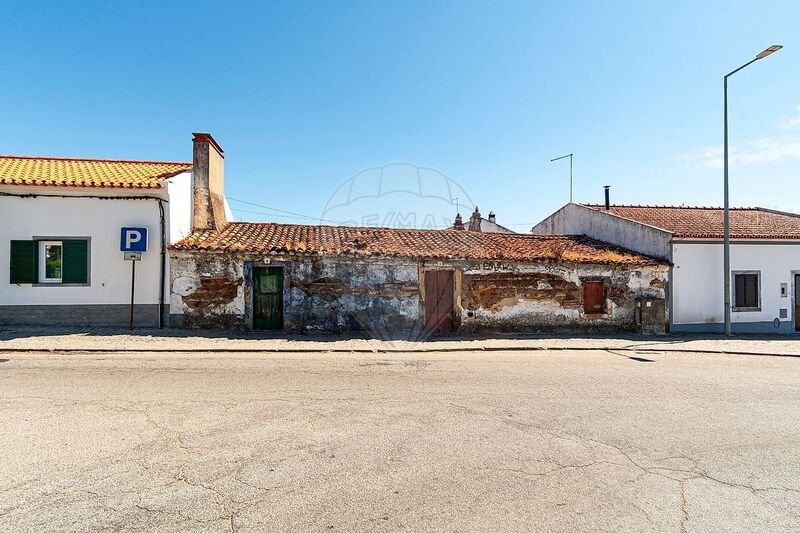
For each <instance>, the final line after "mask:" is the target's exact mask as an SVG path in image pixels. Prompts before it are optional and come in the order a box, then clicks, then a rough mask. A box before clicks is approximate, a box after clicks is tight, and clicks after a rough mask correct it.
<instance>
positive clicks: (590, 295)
mask: <svg viewBox="0 0 800 533" xmlns="http://www.w3.org/2000/svg"><path fill="white" fill-rule="evenodd" d="M204 147H205V148H210V149H212V150H214V153H212V154H211V159H212V160H213V161H215V164H214V165H209V164H207V163H206V160H207V159H208V154H205V155H204V154H199V155H198V153H197V147H196V150H195V162H194V164H195V167H196V169H195V173H196V175H197V176H199V177H200V179H197V180H195V189H194V199H195V201H194V211H193V230H192V233H191V234H190V235H189V236H188V237H186V238H185V239H183V240H181V241H180V242H178V243H176V244H174V245H172V246H171V247H170V265H171V283H170V287H171V290H170V292H171V294H170V313H171V323H172V325H173V326H176V327H196V328H236V329H276V330H285V331H352V330H366V331H369V332H371V333H372V334H373V335H376V336H382V337H384V336H394V335H397V334H400V333H403V334H406V333H407V334H410V335H412V336H413V335H421V334H424V333H427V332H434V331H444V332H448V331H462V332H473V331H483V330H495V331H496V330H501V331H550V330H554V329H567V330H583V331H587V330H588V331H591V330H612V329H613V330H630V329H633V327H634V316H635V313H636V310H637V302H640V301H641V300H642V299H655V300H661V301H663V299H664V297H665V286H666V283H667V274H668V269H669V263H668V262H667V261H665V260H662V259H656V258H653V257H650V256H647V255H643V254H639V253H634V252H631V251H629V250H626V249H624V248H621V247H618V246H613V245H610V244H606V243H603V242H600V241H597V240H593V239H590V238H588V237H585V236H575V235H555V236H539V235H521V234H503V233H485V232H473V231H458V230H454V229H446V230H416V229H394V228H372V227H345V226H305V225H295V224H274V223H249V222H228V221H227V220H225V211H224V210H223V209H215V208H214V206H215V203H219V201H218V199H220V198H222V196H223V192H222V186H223V176H222V153H221V150H217V148H218V145H217V144H216V143H207V144H206V145H204ZM198 157H199V159H200V161H198ZM204 157H205V160H203V158H204ZM198 168H205V169H206V171H207V172H208V174H205V173H204V172H205V171H198V170H197V169H198ZM215 199H217V200H216V201H215ZM661 320H662V322H663V320H664V317H662V318H661ZM662 327H663V324H662Z"/></svg>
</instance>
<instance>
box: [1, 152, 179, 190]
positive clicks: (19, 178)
mask: <svg viewBox="0 0 800 533" xmlns="http://www.w3.org/2000/svg"><path fill="white" fill-rule="evenodd" d="M191 168H192V164H191V163H175V162H162V161H120V160H110V159H73V158H66V157H29V156H14V155H0V185H40V186H60V187H113V188H126V189H128V188H130V189H158V188H159V187H161V182H162V181H163V180H165V179H167V178H171V177H172V176H175V175H177V174H180V173H181V172H185V171H187V170H191Z"/></svg>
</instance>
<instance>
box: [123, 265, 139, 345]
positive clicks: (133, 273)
mask: <svg viewBox="0 0 800 533" xmlns="http://www.w3.org/2000/svg"><path fill="white" fill-rule="evenodd" d="M122 257H123V259H125V261H130V262H131V316H130V324H129V325H128V329H130V330H132V329H133V298H134V294H135V293H136V262H137V261H141V260H142V252H124V253H123V254H122Z"/></svg>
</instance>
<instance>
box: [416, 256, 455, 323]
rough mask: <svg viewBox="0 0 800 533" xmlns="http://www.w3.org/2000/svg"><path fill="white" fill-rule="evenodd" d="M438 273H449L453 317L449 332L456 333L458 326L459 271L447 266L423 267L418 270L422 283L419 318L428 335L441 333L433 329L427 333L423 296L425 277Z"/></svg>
mask: <svg viewBox="0 0 800 533" xmlns="http://www.w3.org/2000/svg"><path fill="white" fill-rule="evenodd" d="M439 271H446V272H450V273H451V279H452V290H453V316H452V327H451V329H450V330H448V331H451V332H455V331H458V329H459V326H460V322H461V320H460V318H461V315H460V312H459V311H460V309H461V290H460V288H461V270H460V269H458V268H455V267H452V266H449V265H431V266H425V267H424V268H421V269H420V278H421V279H422V283H420V294H421V296H422V298H421V302H420V303H421V307H422V309H421V311H422V313H421V316H422V329H423V330H424V331H426V332H428V334H431V333H442V330H439V329H435V330H431V331H428V329H427V327H426V326H427V322H428V312H427V309H426V306H427V298H426V296H425V291H426V287H427V276H428V273H429V272H439Z"/></svg>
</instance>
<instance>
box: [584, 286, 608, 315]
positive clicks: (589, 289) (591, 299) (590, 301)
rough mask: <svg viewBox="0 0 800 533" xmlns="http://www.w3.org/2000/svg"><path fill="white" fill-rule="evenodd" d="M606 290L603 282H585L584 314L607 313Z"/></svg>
mask: <svg viewBox="0 0 800 533" xmlns="http://www.w3.org/2000/svg"><path fill="white" fill-rule="evenodd" d="M605 300H606V298H605V290H604V287H603V282H602V281H584V282H583V312H584V313H586V314H597V313H604V312H605V310H606V309H605V308H606V306H605Z"/></svg>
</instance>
